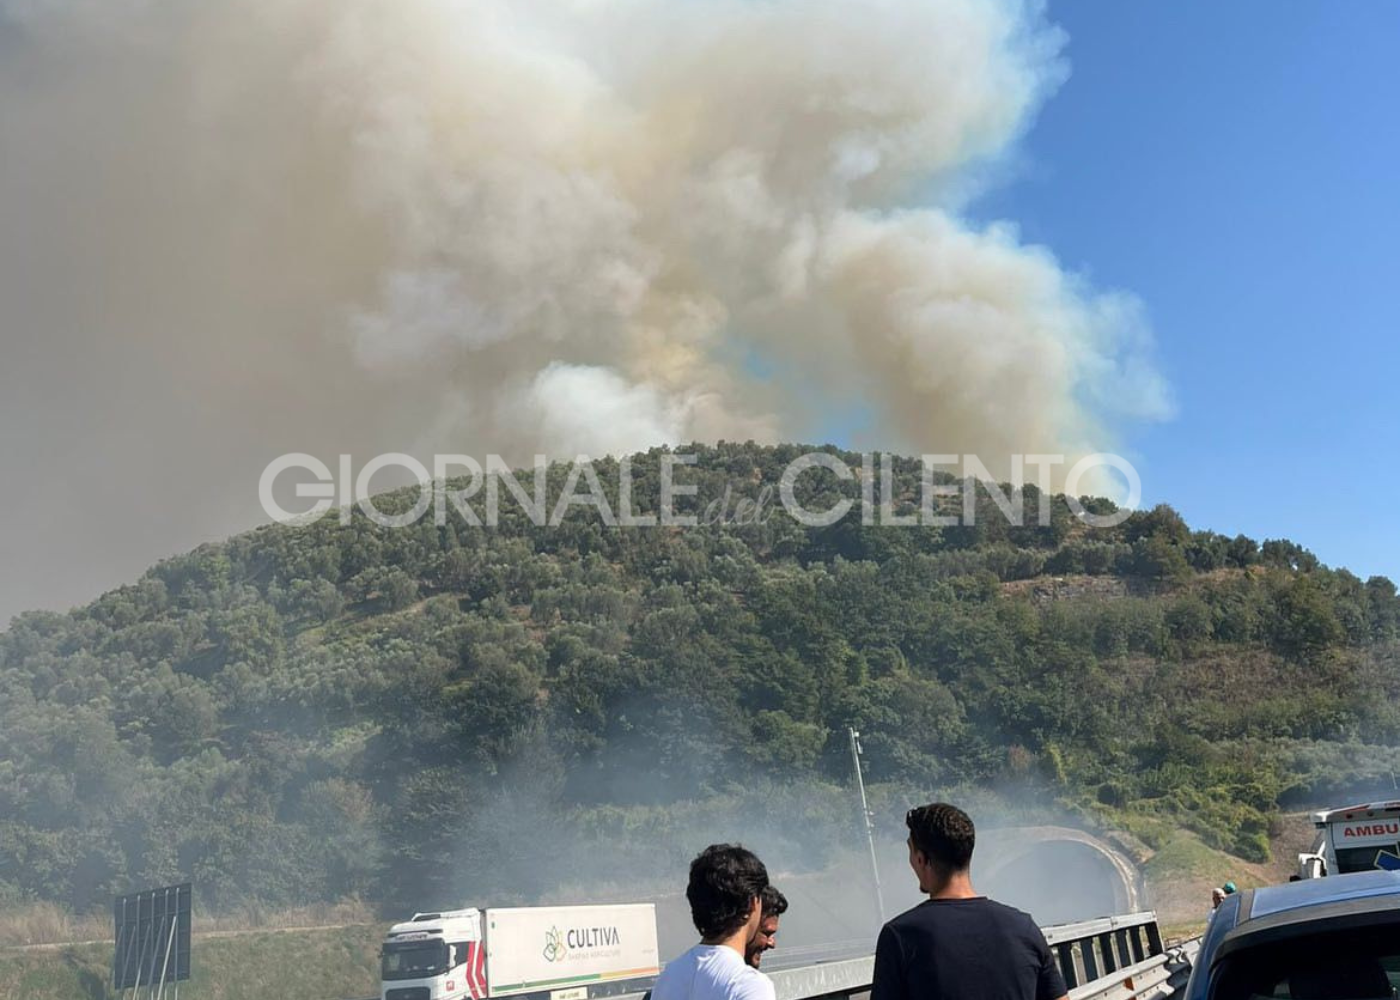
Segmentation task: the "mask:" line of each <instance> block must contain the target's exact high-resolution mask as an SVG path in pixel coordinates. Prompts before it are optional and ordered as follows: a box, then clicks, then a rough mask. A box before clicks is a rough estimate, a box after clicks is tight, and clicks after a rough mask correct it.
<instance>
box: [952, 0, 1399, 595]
mask: <svg viewBox="0 0 1400 1000" xmlns="http://www.w3.org/2000/svg"><path fill="white" fill-rule="evenodd" d="M1049 15H1050V18H1051V20H1052V21H1054V22H1055V23H1057V24H1058V25H1060V26H1061V27H1062V28H1063V29H1064V30H1065V31H1066V32H1067V33H1068V36H1069V42H1068V47H1067V56H1068V59H1069V63H1070V76H1069V78H1068V80H1067V81H1066V82H1065V84H1064V85H1063V86H1062V87H1061V88H1060V90H1059V91H1058V92H1057V93H1056V94H1054V95H1053V96H1052V97H1051V98H1050V100H1049V101H1048V102H1047V104H1046V105H1045V107H1044V108H1043V109H1042V110H1041V112H1040V114H1039V116H1038V117H1037V119H1036V121H1035V123H1034V125H1033V127H1032V129H1031V130H1030V132H1029V133H1028V135H1027V136H1026V138H1025V141H1024V142H1023V144H1022V146H1021V149H1020V156H1021V161H1020V162H1019V163H1018V164H1017V171H1016V173H1015V174H1014V176H1013V178H1012V180H1011V182H1010V183H1008V184H1004V185H1000V186H999V187H998V188H997V190H995V191H993V192H991V193H990V194H989V195H987V196H985V197H983V198H981V199H980V200H979V201H978V202H977V203H976V204H975V205H974V206H973V208H972V210H971V214H972V215H973V216H974V217H975V218H977V219H980V220H989V219H1009V220H1012V221H1014V222H1016V223H1017V224H1018V225H1019V226H1020V228H1021V231H1022V236H1023V239H1024V240H1025V241H1026V242H1029V243H1037V244H1043V245H1045V246H1047V247H1049V248H1050V249H1051V250H1052V251H1053V252H1054V253H1055V254H1056V255H1057V256H1058V257H1059V258H1060V260H1061V261H1062V263H1063V264H1064V265H1065V266H1066V267H1067V268H1068V269H1070V270H1073V271H1077V272H1079V273H1082V274H1084V275H1085V276H1087V277H1088V278H1089V279H1090V280H1091V281H1092V283H1093V284H1094V285H1095V286H1096V287H1098V288H1099V289H1123V290H1126V291H1130V292H1132V293H1134V294H1136V295H1137V296H1139V297H1140V298H1141V299H1142V300H1143V302H1144V303H1145V305H1146V308H1147V312H1148V315H1149V317H1150V319H1151V322H1152V326H1153V328H1154V329H1155V331H1156V338H1157V346H1158V356H1159V361H1160V366H1161V369H1162V371H1163V372H1164V374H1165V375H1166V376H1167V378H1168V379H1169V380H1170V382H1171V384H1172V387H1173V390H1174V395H1175V399H1176V402H1177V408H1178V413H1177V416H1176V417H1175V419H1173V420H1171V421H1169V422H1167V423H1164V424H1161V425H1158V426H1152V427H1142V426H1138V427H1129V428H1125V429H1124V435H1123V440H1122V441H1121V442H1119V447H1120V450H1122V451H1124V452H1125V453H1127V454H1129V455H1130V456H1131V457H1132V458H1133V460H1134V462H1135V464H1137V466H1138V468H1139V471H1140V472H1141V474H1142V478H1143V487H1144V493H1145V502H1146V503H1148V504H1152V503H1158V502H1166V503H1170V504H1172V505H1173V506H1174V507H1176V508H1177V509H1178V510H1179V511H1181V512H1182V514H1183V515H1184V516H1185V517H1186V518H1187V520H1188V521H1189V522H1190V523H1191V525H1192V526H1193V527H1197V528H1210V529H1213V530H1216V531H1221V532H1226V533H1229V534H1234V533H1236V532H1244V533H1246V534H1249V535H1251V536H1253V537H1255V538H1258V539H1261V540H1262V539H1263V538H1279V537H1287V538H1291V539H1292V540H1294V541H1296V542H1298V543H1300V544H1302V545H1304V546H1306V547H1307V548H1310V549H1312V550H1313V551H1314V552H1315V553H1316V554H1317V555H1318V557H1319V558H1321V559H1322V560H1323V561H1324V562H1326V563H1328V564H1330V565H1333V566H1346V567H1347V568H1349V569H1351V570H1352V571H1353V572H1355V573H1357V574H1358V575H1360V576H1361V577H1362V578H1365V577H1366V576H1368V575H1371V574H1377V573H1379V574H1383V575H1386V576H1389V577H1391V578H1392V579H1396V580H1400V530H1396V517H1397V515H1400V511H1394V510H1393V501H1394V498H1396V497H1397V496H1400V461H1397V459H1396V458H1395V457H1393V456H1392V451H1393V447H1394V445H1395V444H1396V443H1397V442H1396V437H1397V435H1396V431H1397V429H1400V419H1398V418H1397V407H1400V344H1397V335H1400V304H1397V303H1400V249H1397V248H1400V3H1395V2H1389V0H1356V2H1352V3H1331V2H1322V0H1309V2H1301V0H1298V2H1288V3H1280V2H1263V0H1230V2H1228V3H1207V2H1204V0H1194V2H1190V3H1180V2H1167V0H1152V2H1109V0H1094V2H1089V0H1060V2H1051V3H1050V5H1049Z"/></svg>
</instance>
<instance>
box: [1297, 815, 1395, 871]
mask: <svg viewBox="0 0 1400 1000" xmlns="http://www.w3.org/2000/svg"><path fill="white" fill-rule="evenodd" d="M1313 826H1314V827H1315V828H1316V829H1317V837H1316V839H1315V840H1314V842H1313V846H1312V850H1311V851H1309V852H1307V853H1305V854H1299V855H1298V875H1299V876H1300V877H1301V878H1305V879H1308V878H1318V877H1320V876H1323V875H1342V874H1346V873H1350V872H1364V871H1376V870H1381V871H1397V870H1400V801H1392V802H1372V803H1369V804H1366V805H1358V806H1345V807H1343V808H1341V809H1328V810H1324V811H1322V812H1316V813H1313Z"/></svg>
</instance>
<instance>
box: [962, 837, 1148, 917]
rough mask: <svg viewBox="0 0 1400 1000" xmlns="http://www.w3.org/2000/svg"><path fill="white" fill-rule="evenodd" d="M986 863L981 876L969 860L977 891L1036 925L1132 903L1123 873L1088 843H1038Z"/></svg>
mask: <svg viewBox="0 0 1400 1000" xmlns="http://www.w3.org/2000/svg"><path fill="white" fill-rule="evenodd" d="M986 861H987V862H988V864H987V867H986V869H985V871H984V872H983V873H981V874H979V873H978V872H977V867H978V866H977V859H974V861H973V875H974V880H975V882H976V884H977V889H978V891H980V892H984V893H986V894H987V895H989V896H991V897H992V898H993V899H998V900H1001V901H1002V902H1004V903H1007V904H1009V905H1011V906H1014V907H1016V908H1017V909H1020V910H1025V911H1026V912H1027V913H1029V914H1030V915H1031V916H1032V917H1034V918H1035V922H1036V923H1037V924H1040V925H1041V926H1046V925H1048V924H1067V923H1074V922H1076V921H1079V920H1090V919H1093V918H1094V917H1103V916H1108V915H1109V914H1114V913H1123V912H1126V911H1127V910H1130V909H1133V908H1134V907H1135V905H1136V893H1135V892H1134V891H1133V889H1132V887H1130V886H1129V885H1128V880H1127V878H1126V877H1125V875H1124V873H1123V871H1122V870H1120V868H1119V866H1118V865H1116V864H1115V863H1114V860H1113V858H1112V857H1110V856H1109V855H1108V854H1106V853H1105V852H1104V851H1103V850H1102V849H1101V848H1099V847H1096V846H1094V845H1092V844H1087V843H1083V842H1081V841H1078V840H1041V841H1037V842H1034V843H1029V844H1026V845H1024V847H1022V848H1020V849H1018V850H1017V851H1016V853H1015V854H1014V855H1011V856H1006V855H1003V856H1002V857H1000V858H999V857H997V856H995V855H993V856H992V857H989V858H987V859H986Z"/></svg>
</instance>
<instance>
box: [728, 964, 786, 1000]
mask: <svg viewBox="0 0 1400 1000" xmlns="http://www.w3.org/2000/svg"><path fill="white" fill-rule="evenodd" d="M731 995H732V996H733V997H734V998H735V1000H773V998H774V997H775V996H777V991H776V990H775V989H774V988H773V980H771V979H769V978H768V977H767V976H766V975H764V974H763V973H762V972H759V971H758V970H757V969H755V968H754V967H753V966H751V965H749V964H748V963H745V964H744V968H743V971H742V972H740V973H739V975H737V976H736V977H735V979H734V990H733V993H732V994H731Z"/></svg>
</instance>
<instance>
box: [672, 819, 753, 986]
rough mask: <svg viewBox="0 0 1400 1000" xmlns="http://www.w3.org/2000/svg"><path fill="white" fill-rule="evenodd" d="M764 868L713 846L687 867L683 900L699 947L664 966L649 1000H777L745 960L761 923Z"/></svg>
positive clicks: (732, 848)
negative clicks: (698, 935)
mask: <svg viewBox="0 0 1400 1000" xmlns="http://www.w3.org/2000/svg"><path fill="white" fill-rule="evenodd" d="M767 885H768V869H766V868H764V867H763V862H762V861H760V860H758V856H757V855H755V854H754V853H753V852H752V851H748V850H745V849H744V848H742V847H739V846H738V845H737V844H712V845H711V846H709V847H707V848H705V849H704V850H703V851H701V852H700V855H699V856H698V857H697V858H696V859H695V860H694V861H692V862H691V863H690V883H689V884H688V885H687V886H686V890H685V897H686V899H688V900H689V901H690V917H691V919H692V920H693V921H694V922H695V929H696V930H698V931H699V932H700V943H699V944H697V945H696V946H695V947H694V948H691V949H690V950H689V951H687V952H686V953H685V954H684V955H681V956H679V957H677V958H674V959H672V960H671V961H669V962H667V963H666V968H664V969H662V970H661V975H660V976H659V977H657V980H656V985H655V986H653V987H652V990H651V1000H776V995H775V994H774V992H773V983H772V981H771V980H770V979H769V978H768V977H767V976H765V975H764V974H763V973H761V972H759V971H758V970H757V969H755V968H752V967H751V966H750V965H749V964H748V963H747V962H746V961H745V960H744V956H745V954H746V953H747V951H748V947H749V944H750V942H751V941H752V940H753V939H754V937H755V935H757V933H758V930H759V922H760V921H761V920H762V918H763V890H764V888H765V887H766V886H767Z"/></svg>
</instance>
